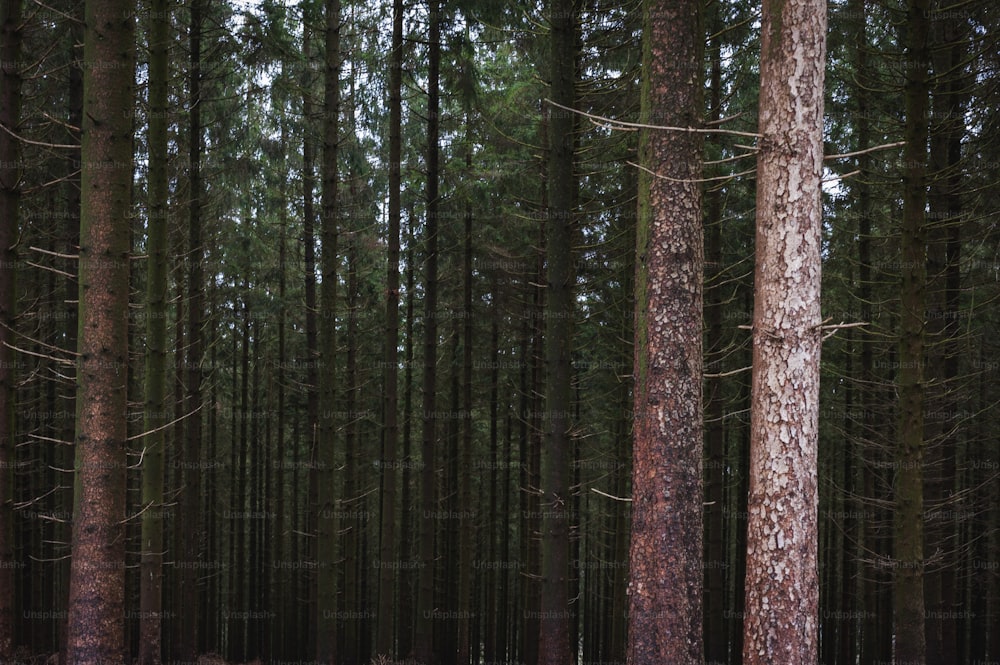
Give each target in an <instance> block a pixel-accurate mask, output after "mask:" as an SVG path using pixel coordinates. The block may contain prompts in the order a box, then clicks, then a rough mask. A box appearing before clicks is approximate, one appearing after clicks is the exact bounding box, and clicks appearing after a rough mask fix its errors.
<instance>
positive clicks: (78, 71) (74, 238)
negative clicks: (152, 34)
mask: <svg viewBox="0 0 1000 665" xmlns="http://www.w3.org/2000/svg"><path fill="white" fill-rule="evenodd" d="M83 5H84V3H82V2H80V3H76V4H75V6H74V7H73V9H72V11H71V13H70V15H71V16H72V17H73V18H74V21H73V23H72V28H70V44H71V45H70V49H69V54H68V55H69V58H70V63H69V91H68V94H67V114H66V120H67V122H68V123H69V125H70V127H69V128H68V131H67V140H66V141H65V142H66V143H69V144H71V145H76V146H78V147H76V148H75V149H72V150H69V151H67V153H68V154H67V161H68V162H69V163H68V165H67V171H68V173H67V174H66V175H67V178H66V184H65V191H66V219H65V222H64V224H63V235H64V237H63V248H64V249H63V251H64V252H65V253H66V254H67V256H73V255H75V254H76V253H77V248H78V247H79V245H80V172H79V170H78V169H79V164H80V148H79V145H80V142H81V138H80V128H81V127H82V125H83V68H82V67H81V60H82V57H83V53H82V51H83V49H82V45H83V40H84V33H83V24H84V20H83V9H84V7H83ZM5 42H6V40H5ZM76 267H77V266H76V263H75V261H73V260H72V259H70V260H69V261H67V263H66V264H65V269H66V271H67V272H68V273H73V277H72V278H70V279H66V280H65V289H64V291H63V293H64V301H63V308H64V309H63V314H64V316H65V319H64V321H65V322H64V326H63V331H64V336H63V341H62V348H63V349H65V350H66V351H69V352H72V353H75V352H76V348H77V331H78V328H79V321H78V320H77V302H76V300H77V292H78V291H79V284H77V281H76V275H75V273H76ZM62 395H63V397H62V400H61V403H60V409H59V410H60V412H61V413H62V414H65V415H64V417H63V418H62V421H63V426H62V427H61V428H60V434H59V435H58V436H59V438H60V440H62V441H72V440H73V437H74V433H75V427H76V423H75V422H74V418H73V417H71V416H70V415H69V414H75V413H76V393H75V391H73V390H63V391H62ZM73 455H74V451H73V447H72V446H59V452H58V453H57V457H56V460H57V461H56V464H57V465H58V466H59V468H62V469H68V468H72V466H73ZM58 497H59V501H58V503H57V505H58V506H59V509H60V510H61V512H62V513H63V514H65V515H71V514H72V513H73V491H72V483H62V484H61V487H60V489H59V491H58ZM56 539H57V540H58V541H59V542H61V543H68V542H70V540H71V539H72V523H71V521H70V520H67V521H66V522H63V523H61V524H59V525H58V527H57V529H56ZM70 565H71V562H70V560H69V557H65V558H64V559H63V560H62V561H61V562H60V563H59V573H58V575H57V576H56V577H57V578H58V579H59V580H60V582H61V584H60V587H59V589H58V591H57V592H56V597H57V602H56V603H55V607H54V609H55V610H56V612H57V614H58V615H59V616H60V619H59V620H58V624H59V626H58V628H57V630H58V632H59V636H58V638H57V641H58V643H59V658H60V662H63V663H64V662H66V616H67V613H66V606H67V603H68V600H69V598H68V593H69V585H68V584H66V583H65V581H66V580H68V579H69V576H70Z"/></svg>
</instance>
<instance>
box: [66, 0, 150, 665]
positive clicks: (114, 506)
mask: <svg viewBox="0 0 1000 665" xmlns="http://www.w3.org/2000/svg"><path fill="white" fill-rule="evenodd" d="M132 8H133V5H131V4H130V3H127V2H124V1H123V0H90V1H89V2H87V5H86V26H87V27H86V32H85V38H84V62H85V63H87V65H88V66H87V68H86V69H85V70H84V102H83V103H84V113H83V117H84V121H83V127H82V134H83V145H82V159H81V164H82V181H81V189H82V203H81V213H80V258H79V261H80V271H79V283H80V296H79V308H80V337H79V339H80V345H79V350H78V354H79V355H78V379H77V381H78V399H77V405H78V407H77V428H76V442H75V443H76V469H77V474H78V478H79V486H80V499H79V502H78V504H77V512H76V514H75V515H74V518H73V549H72V556H73V564H72V567H71V573H70V587H69V618H68V627H67V631H68V633H67V646H66V660H67V662H68V663H72V664H74V665H75V664H76V663H95V662H101V663H121V662H123V661H122V655H123V650H124V646H125V641H124V638H125V634H124V616H125V538H124V535H125V534H124V527H123V524H124V520H125V472H126V463H127V462H126V458H125V443H126V441H125V439H126V421H125V409H126V385H127V377H128V300H129V232H130V229H129V217H128V212H129V206H130V203H131V199H130V194H131V185H132V135H131V129H132V127H131V124H132V122H131V118H130V117H129V116H128V114H125V113H122V109H130V108H132V94H133V93H132V89H133V83H134V82H133V71H134V70H133V58H134V48H135V47H134V43H133V33H134V18H133V14H132Z"/></svg>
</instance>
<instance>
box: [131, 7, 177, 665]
mask: <svg viewBox="0 0 1000 665" xmlns="http://www.w3.org/2000/svg"><path fill="white" fill-rule="evenodd" d="M150 9H151V11H150V17H149V20H150V28H149V111H150V112H149V131H148V137H149V138H148V144H149V175H148V177H149V180H148V183H149V185H148V186H149V202H148V206H147V210H148V225H149V234H148V240H147V246H146V253H147V255H148V257H149V258H148V259H147V266H146V270H147V277H146V280H147V281H146V371H145V382H146V385H145V388H144V391H143V392H144V394H145V401H146V413H145V418H144V420H143V431H144V432H148V434H146V436H145V438H144V439H142V440H141V444H142V445H143V448H144V454H143V458H142V460H143V468H142V507H143V513H142V547H141V551H142V553H141V557H142V558H141V563H140V567H141V574H140V583H139V584H140V587H139V609H140V614H139V664H140V665H159V664H160V658H161V643H162V642H161V641H162V625H163V554H164V539H163V515H164V506H163V468H164V467H163V459H164V446H165V445H166V436H165V432H164V430H163V429H161V428H162V427H164V426H165V425H166V424H167V423H168V422H169V420H170V419H169V418H167V416H166V410H165V398H166V389H167V377H166V368H167V313H168V309H167V295H168V291H167V251H168V249H169V247H168V240H167V214H168V211H167V196H168V182H167V108H168V107H167V90H168V87H169V78H168V76H169V74H168V71H167V64H168V63H167V49H168V46H169V44H170V32H169V31H170V20H169V14H168V12H167V2H166V0H155V2H153V4H152V5H151V7H150Z"/></svg>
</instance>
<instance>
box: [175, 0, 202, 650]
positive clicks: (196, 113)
mask: <svg viewBox="0 0 1000 665" xmlns="http://www.w3.org/2000/svg"><path fill="white" fill-rule="evenodd" d="M202 10H203V4H202V0H192V2H191V24H190V26H189V28H188V45H189V48H190V51H189V67H188V72H187V76H188V95H189V97H188V106H189V109H188V132H189V133H188V146H187V148H188V164H187V166H188V188H189V193H188V197H189V199H190V203H189V204H188V247H187V249H188V251H187V254H186V255H185V258H186V265H187V319H188V320H187V325H188V330H187V336H186V341H187V348H186V356H185V362H184V366H183V367H184V402H183V404H184V415H185V419H184V438H183V441H182V443H181V448H182V454H181V459H182V460H183V462H182V466H181V469H182V473H181V493H180V501H179V502H178V507H179V511H180V514H182V515H184V516H185V519H184V520H183V522H182V523H181V528H180V529H178V530H177V531H176V534H177V536H178V539H179V540H178V545H179V547H178V548H177V549H178V555H179V556H180V557H182V560H183V561H184V562H185V567H184V568H183V569H182V570H181V573H180V586H181V590H180V600H181V602H180V604H179V605H178V609H179V610H180V617H179V619H180V620H179V621H178V622H177V623H176V626H177V628H178V632H177V638H176V639H177V648H178V652H179V654H178V655H179V656H180V657H181V658H182V659H183V660H187V661H192V660H195V659H196V658H197V656H198V606H199V601H198V575H197V571H196V569H195V562H196V561H197V560H198V558H199V556H200V554H201V551H200V538H199V526H198V525H199V517H198V512H199V511H198V509H197V506H198V500H199V497H200V496H201V494H200V487H199V486H200V482H201V473H200V468H199V467H200V464H199V462H200V460H199V454H200V452H201V413H200V411H201V406H202V404H201V379H202V370H201V360H202V358H201V356H202V351H201V342H202V314H203V312H202V308H203V304H202V303H203V288H204V285H203V284H202V281H203V277H202V274H203V272H202V261H203V260H204V257H205V248H204V247H203V246H202V239H201V238H202V220H201V216H202V215H201V211H202V205H203V201H202V198H203V196H204V192H203V191H202V189H203V184H202V177H201V159H202V141H203V138H202V123H201V111H202V104H203V99H202V94H201V81H202V52H201V40H202Z"/></svg>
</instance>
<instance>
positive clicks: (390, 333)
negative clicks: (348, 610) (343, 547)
mask: <svg viewBox="0 0 1000 665" xmlns="http://www.w3.org/2000/svg"><path fill="white" fill-rule="evenodd" d="M402 86H403V0H393V3H392V53H391V54H390V60H389V238H388V243H389V252H388V253H389V256H388V266H387V267H386V295H385V332H386V335H385V351H384V355H383V363H384V369H385V377H384V383H385V387H384V390H385V401H384V412H385V415H384V416H383V417H384V418H385V425H384V434H383V439H382V464H381V472H382V510H381V513H380V515H381V534H380V543H379V560H380V561H382V562H383V563H389V562H392V561H394V560H395V559H396V543H395V539H396V479H397V477H398V475H399V471H398V469H397V466H398V464H397V460H396V449H397V447H398V445H399V415H398V414H399V364H398V363H399V226H400V218H401V216H402V210H401V203H400V193H401V189H402V183H401V177H400V176H401V164H400V160H401V155H402V138H401V125H402V115H403V110H402V109H403V100H402ZM395 580H396V571H395V570H394V569H393V567H392V566H390V565H383V566H382V567H381V568H380V569H379V581H378V612H377V622H378V628H377V634H376V638H375V654H376V655H378V656H386V657H388V658H395V648H394V646H395V645H394V643H393V607H394V602H393V601H394V595H393V591H394V584H395Z"/></svg>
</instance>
